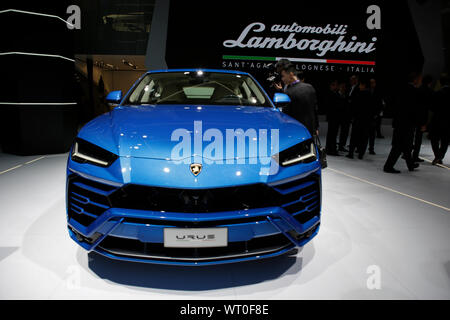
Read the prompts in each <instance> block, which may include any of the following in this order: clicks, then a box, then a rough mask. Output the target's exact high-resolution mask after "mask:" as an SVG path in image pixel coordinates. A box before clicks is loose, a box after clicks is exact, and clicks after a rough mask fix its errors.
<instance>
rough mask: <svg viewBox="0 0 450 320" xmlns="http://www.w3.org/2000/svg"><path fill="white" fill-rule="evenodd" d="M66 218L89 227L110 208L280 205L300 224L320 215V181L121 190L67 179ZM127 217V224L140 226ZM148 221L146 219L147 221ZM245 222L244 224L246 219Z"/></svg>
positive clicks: (183, 210) (211, 209)
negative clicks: (221, 186)
mask: <svg viewBox="0 0 450 320" xmlns="http://www.w3.org/2000/svg"><path fill="white" fill-rule="evenodd" d="M67 197H68V199H67V200H68V202H67V203H68V215H69V218H72V219H74V220H76V221H77V222H79V223H80V224H82V225H84V226H88V225H89V224H91V223H92V222H93V221H95V219H96V218H97V217H98V216H99V215H101V214H102V213H103V212H104V211H105V210H107V209H109V208H111V207H112V208H124V209H138V210H149V211H164V212H179V213H208V212H225V211H237V210H247V209H256V208H265V207H282V208H284V209H285V210H286V211H287V212H289V213H291V214H292V215H293V216H295V217H296V219H297V220H298V221H299V222H300V221H303V222H301V223H304V222H306V221H308V220H310V219H311V218H313V217H314V216H317V215H319V214H320V178H319V176H318V175H316V174H311V175H309V176H308V177H306V178H302V179H297V180H294V181H290V182H287V183H283V184H277V185H273V186H270V185H267V184H263V183H258V184H251V185H243V186H236V187H226V188H212V189H175V188H161V187H149V186H141V185H135V184H127V185H124V186H122V187H114V186H111V185H107V184H103V183H99V182H96V181H92V180H89V179H85V178H82V177H80V176H78V175H75V174H73V175H71V176H70V177H69V181H68V194H67ZM261 219H263V217H256V218H255V217H242V218H239V217H237V218H235V219H229V221H220V222H219V221H209V222H203V223H204V224H205V226H213V225H217V224H219V223H220V224H234V223H244V222H255V221H258V220H261ZM144 220H145V219H138V218H136V219H132V218H127V220H126V221H127V222H136V223H145V221H144ZM146 220H148V219H146ZM247 220H248V221H247ZM146 222H147V223H150V224H164V225H167V224H169V225H173V226H194V227H195V226H199V225H198V223H197V222H175V221H164V222H161V221H159V220H156V219H154V220H148V221H146Z"/></svg>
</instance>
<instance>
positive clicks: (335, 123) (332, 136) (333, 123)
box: [326, 117, 339, 152]
mask: <svg viewBox="0 0 450 320" xmlns="http://www.w3.org/2000/svg"><path fill="white" fill-rule="evenodd" d="M338 131H339V119H336V118H331V117H330V118H329V119H328V131H327V141H326V150H327V152H336V151H337V148H336V140H337V135H338Z"/></svg>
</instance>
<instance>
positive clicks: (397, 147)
mask: <svg viewBox="0 0 450 320" xmlns="http://www.w3.org/2000/svg"><path fill="white" fill-rule="evenodd" d="M413 134H414V128H394V132H393V134H392V148H391V152H390V153H389V156H388V157H387V159H386V163H385V164H384V168H385V169H392V168H393V167H394V165H395V164H396V163H397V160H398V158H399V157H400V155H401V154H402V153H403V154H404V156H405V161H406V165H407V166H408V168H412V166H413V165H414V161H413V159H412V157H411V151H412V143H413Z"/></svg>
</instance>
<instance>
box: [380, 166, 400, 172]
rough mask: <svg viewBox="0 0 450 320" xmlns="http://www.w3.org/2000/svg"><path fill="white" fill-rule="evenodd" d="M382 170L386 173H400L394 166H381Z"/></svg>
mask: <svg viewBox="0 0 450 320" xmlns="http://www.w3.org/2000/svg"><path fill="white" fill-rule="evenodd" d="M383 171H384V172H387V173H400V171H398V170H396V169H394V168H386V167H384V168H383Z"/></svg>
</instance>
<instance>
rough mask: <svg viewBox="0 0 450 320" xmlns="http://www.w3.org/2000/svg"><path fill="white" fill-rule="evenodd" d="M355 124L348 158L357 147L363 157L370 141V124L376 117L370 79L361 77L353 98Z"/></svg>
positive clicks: (351, 157)
mask: <svg viewBox="0 0 450 320" xmlns="http://www.w3.org/2000/svg"><path fill="white" fill-rule="evenodd" d="M351 106H352V114H353V124H352V132H351V136H350V147H349V152H348V155H347V156H346V157H347V158H350V159H353V154H354V152H355V149H357V151H358V158H359V159H362V158H363V157H364V154H365V152H366V149H367V143H368V142H369V134H370V128H371V127H370V124H371V121H372V120H373V118H374V112H373V109H374V108H373V103H372V97H371V94H370V91H369V81H368V80H367V79H361V81H360V82H359V88H358V91H357V92H355V93H354V96H353V99H352V105H351Z"/></svg>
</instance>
